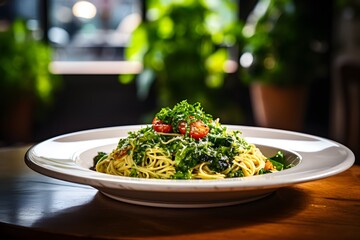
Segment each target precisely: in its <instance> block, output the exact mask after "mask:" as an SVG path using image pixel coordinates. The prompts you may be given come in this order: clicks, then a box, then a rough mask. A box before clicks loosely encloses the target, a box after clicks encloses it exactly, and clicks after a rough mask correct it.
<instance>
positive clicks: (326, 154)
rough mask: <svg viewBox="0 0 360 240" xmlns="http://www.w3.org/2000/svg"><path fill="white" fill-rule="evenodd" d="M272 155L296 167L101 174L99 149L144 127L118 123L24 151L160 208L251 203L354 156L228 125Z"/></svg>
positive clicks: (119, 196) (49, 168)
mask: <svg viewBox="0 0 360 240" xmlns="http://www.w3.org/2000/svg"><path fill="white" fill-rule="evenodd" d="M226 126H227V127H228V129H229V130H240V131H242V133H243V137H244V138H245V139H246V140H247V141H248V142H251V143H254V144H256V145H257V146H258V147H259V148H260V149H261V150H262V151H263V153H264V154H265V156H268V157H270V156H272V155H273V154H275V153H276V152H277V151H278V150H282V151H284V153H285V155H286V158H287V159H288V161H291V162H293V163H294V164H295V165H296V166H295V167H293V168H290V169H287V170H284V171H280V172H276V173H270V174H265V175H260V176H252V177H243V178H231V179H221V180H163V179H140V178H132V177H121V176H113V175H109V174H104V173H98V172H95V171H93V170H90V169H89V168H90V167H91V166H92V164H93V157H94V156H95V155H96V154H97V152H98V151H104V152H108V153H109V152H110V151H111V150H112V149H114V148H115V147H116V145H117V143H118V141H119V139H120V137H126V136H127V133H128V132H129V131H135V130H137V129H139V128H141V127H144V125H132V126H120V127H110V128H100V129H94V130H87V131H80V132H75V133H71V134H66V135H61V136H58V137H55V138H51V139H49V140H46V141H43V142H41V143H39V144H37V145H34V146H33V147H31V148H30V149H29V151H28V152H27V153H26V155H25V162H26V164H27V165H28V166H29V167H30V168H31V169H33V170H35V171H37V172H39V173H41V174H44V175H47V176H50V177H53V178H57V179H61V180H65V181H70V182H75V183H80V184H86V185H90V186H92V187H94V188H96V189H98V190H99V191H100V192H102V193H103V194H105V195H107V196H108V197H111V198H113V199H116V200H119V201H123V202H127V203H133V204H139V205H147V206H156V207H177V208H195V207H216V206H227V205H233V204H239V203H244V202H249V201H253V200H256V199H259V198H262V197H265V196H267V195H268V194H270V193H272V192H274V191H275V190H276V189H278V188H280V187H284V186H289V185H292V184H296V183H302V182H308V181H313V180H318V179H322V178H325V177H329V176H332V175H335V174H338V173H340V172H343V171H345V170H346V169H348V168H350V167H351V166H352V165H353V164H354V161H355V156H354V154H353V153H352V152H351V151H350V150H349V149H348V148H347V147H345V146H343V145H342V144H339V143H337V142H334V141H331V140H328V139H324V138H321V137H317V136H312V135H308V134H302V133H297V132H291V131H284V130H276V129H268V128H258V127H247V126H234V125H226Z"/></svg>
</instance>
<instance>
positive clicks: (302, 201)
mask: <svg viewBox="0 0 360 240" xmlns="http://www.w3.org/2000/svg"><path fill="white" fill-rule="evenodd" d="M307 204H308V199H307V194H306V193H305V192H303V191H301V190H299V189H297V188H294V187H285V188H281V189H278V190H277V191H276V192H274V193H273V194H271V195H269V196H267V197H265V198H263V199H260V200H257V201H253V202H249V203H245V204H240V205H234V206H229V207H215V208H201V209H168V208H155V207H145V206H137V205H131V204H126V203H122V202H118V201H115V200H112V199H110V198H108V197H106V196H104V195H103V194H101V193H100V192H98V193H97V194H96V195H95V196H94V198H93V200H92V201H91V202H89V203H87V204H84V205H81V206H76V207H72V208H68V209H65V210H62V213H61V214H59V215H56V213H55V214H54V216H53V217H51V218H43V219H39V220H38V221H37V222H35V223H34V224H33V228H36V229H39V230H41V229H47V231H48V230H49V229H51V231H52V232H58V233H61V234H64V235H65V236H66V233H67V232H72V233H74V234H76V235H78V236H91V237H95V238H101V237H104V238H111V237H114V236H119V237H122V238H136V237H166V236H167V237H171V236H176V235H186V234H196V233H202V232H212V231H219V230H226V229H232V228H245V227H247V226H252V225H261V224H264V223H271V222H277V221H279V220H282V219H286V218H289V217H291V216H292V215H295V214H297V213H298V212H299V211H301V210H302V209H303V208H304V207H305V206H306V205H307ZM95 212H96V214H95ZM99 212H102V213H103V214H102V215H99ZM89 220H90V221H89ZM55 226H56V227H55ZM52 239H54V238H52Z"/></svg>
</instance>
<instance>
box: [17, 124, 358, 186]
mask: <svg viewBox="0 0 360 240" xmlns="http://www.w3.org/2000/svg"><path fill="white" fill-rule="evenodd" d="M149 125H150V124H138V125H123V126H113V127H104V128H94V129H88V130H81V131H75V132H71V133H66V134H61V135H58V136H55V137H52V138H49V139H47V140H44V141H42V142H39V143H37V144H35V145H33V146H31V147H30V148H29V149H28V150H27V151H26V153H25V156H24V160H25V163H26V165H27V166H28V167H29V168H31V169H32V170H34V171H36V172H38V173H40V174H43V175H46V176H48V177H52V178H56V179H59V180H64V181H69V182H74V183H79V184H85V185H90V186H92V187H94V188H111V189H119V190H132V191H167V192H171V191H175V192H199V191H200V192H202V191H204V192H209V191H253V190H257V189H277V188H280V187H285V186H289V185H293V184H298V183H303V182H309V181H313V180H318V179H322V178H326V177H329V176H333V175H335V174H338V173H341V172H343V171H345V170H347V169H349V168H350V167H351V166H352V165H353V164H354V162H355V156H354V153H353V152H352V151H351V150H350V149H349V148H348V147H346V146H345V145H343V144H341V143H338V142H336V141H333V140H330V139H327V138H323V137H319V136H315V135H311V134H307V133H301V132H294V131H289V130H282V129H274V128H264V127H255V126H245V125H231V124H223V125H224V126H226V127H228V128H238V129H239V130H240V131H241V129H243V130H244V129H246V130H249V131H251V130H259V131H267V132H276V133H284V134H293V135H297V136H302V137H307V138H313V139H318V140H321V141H330V142H332V143H334V144H336V145H338V147H340V148H341V149H342V150H344V151H345V152H346V154H347V158H346V159H344V160H343V161H342V162H340V163H339V164H337V165H336V166H334V167H332V168H328V169H326V170H325V171H323V172H319V173H317V174H316V175H311V174H310V175H309V176H308V177H306V178H304V177H303V178H299V177H298V178H294V179H287V181H283V180H284V177H283V176H286V175H288V173H292V174H295V175H296V174H300V173H298V172H296V168H297V167H299V166H301V164H302V161H304V160H305V161H306V159H301V161H300V163H299V164H298V166H295V167H294V169H295V170H294V169H287V170H284V171H281V172H276V173H271V174H265V175H260V176H250V177H242V178H227V179H221V180H194V179H191V180H173V179H141V178H134V177H121V176H114V175H109V174H105V173H98V172H95V171H93V170H90V169H88V172H89V173H91V177H89V176H88V177H83V176H76V175H73V174H69V173H64V172H56V171H53V170H51V169H47V168H44V166H41V165H39V164H37V163H35V162H34V161H36V159H35V158H37V156H34V155H32V154H33V151H34V149H36V148H37V147H38V146H39V145H40V144H46V143H48V142H51V141H54V140H56V139H60V138H64V137H71V136H74V135H77V134H91V133H94V132H101V131H111V130H115V129H133V128H135V129H138V128H141V127H145V126H149ZM119 138H120V136H119ZM285 150H287V151H290V152H295V153H297V152H296V151H293V150H290V149H285ZM73 154H75V153H73ZM299 155H300V154H299ZM300 156H302V155H300ZM38 158H41V157H38ZM37 160H38V159H37ZM42 160H44V159H42ZM67 160H71V161H74V159H67ZM79 168H80V167H79ZM83 170H85V168H83ZM279 175H280V177H279V179H278V180H276V181H271V180H272V179H275V177H276V176H279ZM269 176H270V177H269ZM254 179H256V180H254ZM264 179H265V180H266V181H268V182H267V184H264V182H265V181H264ZM269 179H270V180H269ZM259 180H260V181H259ZM189 181H190V184H189ZM249 182H250V183H251V184H246V183H249ZM256 183H258V184H256ZM259 183H261V184H259Z"/></svg>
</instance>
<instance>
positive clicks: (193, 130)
mask: <svg viewBox="0 0 360 240" xmlns="http://www.w3.org/2000/svg"><path fill="white" fill-rule="evenodd" d="M208 133H209V126H208V125H206V124H205V123H203V122H202V121H200V120H198V121H195V122H192V123H191V124H190V137H192V138H195V139H200V138H203V137H205V136H206V135H207V134H208Z"/></svg>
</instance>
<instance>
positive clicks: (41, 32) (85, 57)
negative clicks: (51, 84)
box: [0, 0, 144, 74]
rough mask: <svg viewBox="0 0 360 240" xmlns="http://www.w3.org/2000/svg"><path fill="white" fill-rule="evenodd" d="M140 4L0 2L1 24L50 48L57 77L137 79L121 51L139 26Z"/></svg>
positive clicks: (135, 0) (123, 0)
mask: <svg viewBox="0 0 360 240" xmlns="http://www.w3.org/2000/svg"><path fill="white" fill-rule="evenodd" d="M143 1H144V0H26V1H24V0H0V27H1V26H2V22H11V21H12V20H14V19H16V18H21V19H24V20H26V21H27V26H28V27H29V29H31V30H32V31H33V32H34V36H36V37H38V38H39V39H41V38H45V39H46V40H48V42H49V44H50V45H51V46H52V48H53V50H54V51H53V62H52V64H51V66H50V69H51V70H52V71H53V72H54V73H57V74H120V73H138V72H140V71H141V70H142V66H141V64H140V63H132V62H128V61H126V60H125V59H124V49H125V48H126V47H127V44H128V41H129V39H130V37H131V34H132V32H133V30H134V29H135V28H136V27H137V26H138V25H139V24H140V23H141V21H142V14H143V10H142V9H143V6H142V5H143Z"/></svg>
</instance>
